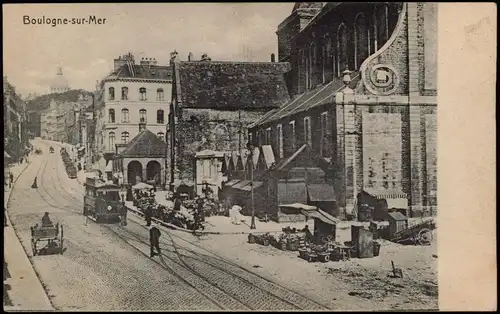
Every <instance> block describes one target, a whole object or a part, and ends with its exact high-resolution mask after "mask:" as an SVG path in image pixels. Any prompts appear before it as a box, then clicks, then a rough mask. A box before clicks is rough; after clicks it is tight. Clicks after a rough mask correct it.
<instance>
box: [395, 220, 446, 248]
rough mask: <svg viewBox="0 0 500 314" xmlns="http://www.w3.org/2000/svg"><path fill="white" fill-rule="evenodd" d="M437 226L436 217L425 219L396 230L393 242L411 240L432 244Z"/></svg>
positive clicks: (417, 242) (420, 243) (416, 242)
mask: <svg viewBox="0 0 500 314" xmlns="http://www.w3.org/2000/svg"><path fill="white" fill-rule="evenodd" d="M435 228H436V223H435V221H434V219H432V218H428V219H423V220H421V221H418V222H416V223H414V224H413V225H410V226H408V227H407V228H404V229H402V230H400V231H399V232H396V233H395V234H394V235H393V236H392V238H391V241H392V242H396V243H403V242H411V243H413V244H419V245H430V244H431V242H432V239H433V237H432V230H434V229H435Z"/></svg>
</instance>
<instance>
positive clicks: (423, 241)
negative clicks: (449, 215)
mask: <svg viewBox="0 0 500 314" xmlns="http://www.w3.org/2000/svg"><path fill="white" fill-rule="evenodd" d="M431 242H432V232H431V230H429V229H427V228H424V229H422V230H420V232H419V233H418V235H417V243H418V244H420V245H430V244H431Z"/></svg>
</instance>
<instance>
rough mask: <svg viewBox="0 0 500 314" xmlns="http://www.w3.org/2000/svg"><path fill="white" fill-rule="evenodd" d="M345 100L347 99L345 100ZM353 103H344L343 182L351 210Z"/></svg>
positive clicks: (352, 188) (354, 140)
mask: <svg viewBox="0 0 500 314" xmlns="http://www.w3.org/2000/svg"><path fill="white" fill-rule="evenodd" d="M346 96H348V95H344V101H346V98H347V97H346ZM346 102H347V101H346ZM354 111H355V105H354V104H353V103H350V104H348V105H345V111H344V115H345V123H344V127H345V139H344V141H345V182H346V207H347V210H348V211H349V210H351V209H352V208H353V205H354V199H355V185H356V175H355V171H356V163H355V157H356V153H355V150H356V145H355V142H356V134H355V125H354V124H355V119H354V116H355V114H354Z"/></svg>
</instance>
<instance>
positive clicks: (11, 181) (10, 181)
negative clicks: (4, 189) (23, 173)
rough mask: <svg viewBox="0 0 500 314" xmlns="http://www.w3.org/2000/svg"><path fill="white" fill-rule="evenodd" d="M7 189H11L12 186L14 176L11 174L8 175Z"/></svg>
mask: <svg viewBox="0 0 500 314" xmlns="http://www.w3.org/2000/svg"><path fill="white" fill-rule="evenodd" d="M9 179H10V180H9V188H12V184H14V174H13V173H12V172H11V173H9Z"/></svg>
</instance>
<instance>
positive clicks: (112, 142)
mask: <svg viewBox="0 0 500 314" xmlns="http://www.w3.org/2000/svg"><path fill="white" fill-rule="evenodd" d="M115 140H116V136H115V132H109V137H108V141H109V150H115Z"/></svg>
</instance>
